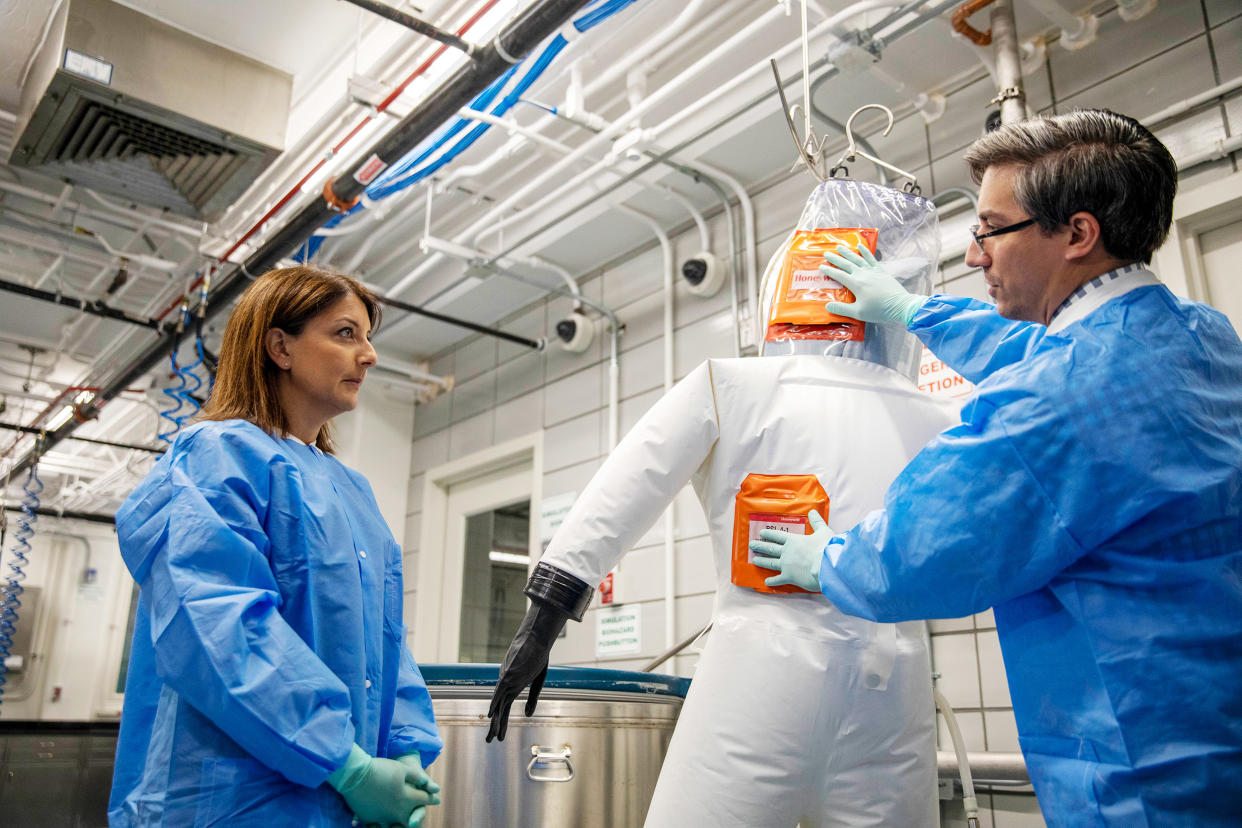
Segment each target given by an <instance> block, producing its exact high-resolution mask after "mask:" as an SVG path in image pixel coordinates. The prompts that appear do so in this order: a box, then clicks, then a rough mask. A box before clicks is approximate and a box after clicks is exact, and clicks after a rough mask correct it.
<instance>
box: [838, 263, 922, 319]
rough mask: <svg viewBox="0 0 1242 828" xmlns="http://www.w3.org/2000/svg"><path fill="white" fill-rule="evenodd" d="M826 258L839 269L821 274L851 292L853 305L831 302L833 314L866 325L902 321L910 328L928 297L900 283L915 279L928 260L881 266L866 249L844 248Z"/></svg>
mask: <svg viewBox="0 0 1242 828" xmlns="http://www.w3.org/2000/svg"><path fill="white" fill-rule="evenodd" d="M824 259H825V260H826V261H828V262H830V263H832V264H833V265H835V267H828V266H827V265H824V266H822V267H820V269H819V272H820V273H822V274H824V275H825V276H828V277H830V278H832V279H836V280H837V281H838V282H840V283H841V284H843V285H845V286H846V287H847V288H849V289H850V292H851V293H853V294H854V301H853V302H829V303H828V304H826V305H824V307H825V308H827V310H828V312H829V313H835V314H837V315H839V316H848V317H849V318H850V319H861V320H862V321H863V322H899V323H901V324H902V325H909V324H910V320H912V319H914V314H915V312H916V311H918V309H919V308H921V307H922V306H923V303H924V302H926V301H927V297H926V296H923V295H922V294H918V293H911V292H910V291H908V290H906V289H905V288H904V287H902V286H901V282H899V281H898V280H897V277H900V276H911V275H913V274H914V273H916V272H918V271H919V270H922V269H923V268H925V267H927V265H928V262H927V260H926V259H897V260H896V261H893V262H885V263H884V264H880V263H879V262H878V261H876V258H875V256H873V255H871V251H870V250H868V249H867V248H866V247H860V248H858V252H855V251H853V250H851V249H850V248H848V247H846V246H845V245H841V246H839V247H838V248H837V249H836V252H833V253H825V254H824Z"/></svg>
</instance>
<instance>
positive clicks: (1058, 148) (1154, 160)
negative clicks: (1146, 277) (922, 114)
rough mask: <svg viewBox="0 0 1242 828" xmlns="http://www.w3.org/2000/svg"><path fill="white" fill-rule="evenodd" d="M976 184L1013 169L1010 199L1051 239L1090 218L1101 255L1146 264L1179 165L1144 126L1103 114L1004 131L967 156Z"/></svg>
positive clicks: (1160, 237)
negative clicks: (1083, 215) (1078, 219)
mask: <svg viewBox="0 0 1242 828" xmlns="http://www.w3.org/2000/svg"><path fill="white" fill-rule="evenodd" d="M966 163H967V164H969V165H970V173H971V177H972V178H974V180H975V183H976V184H977V183H979V182H981V181H982V180H983V173H984V172H985V171H986V170H987V169H988V168H989V167H998V166H1005V165H1014V166H1015V167H1017V168H1018V171H1017V177H1016V179H1015V184H1014V194H1013V195H1014V199H1015V200H1016V201H1017V202H1018V205H1019V206H1020V207H1022V209H1023V210H1025V211H1026V213H1027V215H1029V216H1030V217H1031V218H1033V219H1035V221H1036V222H1037V223H1038V224H1039V226H1040V228H1041V229H1042V230H1043V231H1044V232H1046V233H1050V232H1052V231H1054V230H1056V229H1058V228H1060V227H1063V226H1064V225H1065V224H1066V223H1068V222H1069V219H1070V216H1072V215H1074V213H1078V212H1087V213H1090V214H1091V215H1093V216H1095V218H1096V221H1098V222H1099V223H1100V235H1101V242H1102V243H1103V245H1104V250H1105V251H1106V252H1108V254H1109V255H1111V256H1112V257H1113V258H1115V259H1119V260H1121V261H1123V262H1143V263H1144V264H1148V263H1150V262H1151V257H1152V254H1153V253H1155V252H1156V250H1157V249H1158V248H1159V247H1160V245H1161V244H1163V243H1164V240H1165V238H1166V237H1167V236H1168V234H1169V226H1170V224H1172V221H1173V196H1174V195H1175V194H1176V192H1177V165H1176V164H1175V163H1174V161H1173V156H1172V155H1170V154H1169V151H1168V149H1167V148H1166V147H1165V146H1164V144H1162V143H1160V140H1159V139H1158V138H1156V136H1155V135H1152V134H1151V131H1150V130H1148V129H1147V127H1145V126H1143V125H1142V124H1140V123H1139V122H1138V121H1136V120H1134V119H1133V118H1130V117H1127V116H1125V115H1119V114H1117V113H1116V112H1110V111H1108V110H1107V109H1084V110H1079V111H1077V112H1070V113H1068V114H1065V115H1054V116H1051V117H1046V118H1034V119H1032V120H1029V121H1022V122H1020V123H1016V124H1007V125H1005V126H1003V127H1001V128H1000V129H998V130H996V131H995V132H993V133H990V134H988V135H985V136H984V137H982V138H980V139H979V140H978V141H975V142H974V143H973V144H971V145H970V147H968V148H967V150H966Z"/></svg>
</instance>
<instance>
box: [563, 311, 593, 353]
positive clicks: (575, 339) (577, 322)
mask: <svg viewBox="0 0 1242 828" xmlns="http://www.w3.org/2000/svg"><path fill="white" fill-rule="evenodd" d="M556 338H557V340H559V341H560V343H561V347H562V348H564V349H565V350H566V351H569V352H570V353H572V354H580V353H582V352H583V351H585V350H586V349H587V348H589V347H590V346H591V341H592V340H593V339H595V325H594V324H593V323H592V322H591V320H590V319H588V318H587V317H586V316H585V315H583V314H582V313H579V312H578V311H574V312H573V313H571V314H569V316H567V317H565V318H564V319H562V320H561V321H560V322H557V323H556Z"/></svg>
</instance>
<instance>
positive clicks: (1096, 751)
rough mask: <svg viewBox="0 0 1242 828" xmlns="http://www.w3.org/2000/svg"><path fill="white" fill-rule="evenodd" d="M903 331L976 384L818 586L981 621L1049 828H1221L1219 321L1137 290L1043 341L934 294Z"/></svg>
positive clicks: (1225, 740)
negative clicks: (991, 626)
mask: <svg viewBox="0 0 1242 828" xmlns="http://www.w3.org/2000/svg"><path fill="white" fill-rule="evenodd" d="M910 330H911V331H912V332H914V333H915V334H917V335H918V336H919V338H920V339H922V340H923V342H924V343H925V344H926V345H927V346H928V347H929V348H930V349H931V350H932V351H933V352H934V353H935V354H936V356H937V357H939V358H940V359H942V360H944V361H945V362H946V363H948V364H949V365H950V366H951V367H953V368H954V369H956V370H957V371H958V372H960V373H961V374H963V375H964V376H965V377H966V378H967V379H968V380H971V381H972V382H975V383H977V384H978V388H977V390H976V394H975V395H974V396H973V397H972V398H971V399H970V400H968V402H967V403H966V406H965V408H964V409H963V411H962V423H961V425H958V426H956V427H954V428H952V429H950V430H948V431H945V432H943V433H942V434H941V435H940V436H938V437H937V438H936V439H935V440H933V441H932V442H931V443H930V444H929V445H928V446H927V447H926V448H925V449H924V450H923V451H922V452H921V453H920V454H919V455H918V456H916V457H915V458H914V460H913V461H911V463H910V464H909V466H907V467H906V469H905V470H904V471H903V472H902V473H901V474H900V475H899V476H898V478H897V479H896V481H894V483H893V485H892V486H891V487H890V489H889V490H888V492H887V494H886V496H885V504H886V506H885V509H883V510H879V511H875V512H872V513H871V514H869V515H868V516H867V517H866V518H865V519H864V520H863V521H862V522H861V523H860V524H859V525H858V526H856V527H855V528H854V529H852V530H850V531H849V532H846V533H845V534H844V535H841V536H838V537H837V538H834V539H833V540H832V542H831V543H830V545H829V550H828V551H829V554H827V555H825V558H824V563H823V565H822V567H821V571H820V582H821V586H822V588H823V592H824V594H825V595H826V596H827V597H828V598H829V599H831V600H832V601H833V602H834V603H835V604H836V605H837V606H838V607H840V608H841V609H843V610H845V611H846V612H849V613H851V614H855V615H860V616H862V617H864V618H870V619H873V620H877V621H900V620H903V619H909V618H949V617H959V616H963V615H967V614H970V613H974V612H978V611H981V610H984V609H986V608H988V607H991V606H995V614H996V626H997V631H998V634H999V637H1000V644H1001V648H1002V651H1003V653H1004V659H1005V668H1006V671H1007V672H1008V676H1009V687H1010V692H1011V695H1012V697H1013V705H1014V713H1015V716H1016V718H1017V724H1018V732H1019V737H1020V741H1021V745H1022V750H1023V753H1024V755H1025V757H1026V763H1027V767H1028V768H1029V770H1030V773H1031V778H1032V781H1033V783H1034V787H1035V791H1036V794H1037V795H1038V797H1039V802H1040V807H1041V809H1042V810H1043V812H1044V816H1045V818H1046V819H1047V821H1048V823H1049V824H1050V825H1054V826H1059V825H1075V826H1077V825H1084V826H1086V825H1090V826H1096V825H1110V826H1111V825H1115V826H1127V828H1133V826H1179V825H1185V826H1192V825H1193V826H1198V827H1199V828H1202V826H1225V825H1229V826H1238V825H1242V793H1240V791H1242V784H1240V781H1242V344H1240V343H1239V341H1238V336H1237V334H1236V333H1235V332H1234V330H1233V328H1232V327H1230V325H1229V322H1228V320H1227V319H1226V318H1225V317H1224V315H1222V314H1220V313H1218V312H1217V311H1215V310H1213V309H1211V308H1209V307H1206V306H1204V305H1201V304H1196V303H1193V302H1188V301H1184V300H1180V299H1177V298H1175V297H1174V296H1173V295H1172V294H1171V293H1170V292H1169V291H1168V290H1167V289H1166V288H1164V287H1163V286H1159V285H1153V286H1147V287H1141V288H1138V289H1136V290H1133V291H1131V292H1129V293H1126V294H1124V295H1122V296H1120V297H1118V298H1114V299H1111V300H1109V301H1107V302H1106V303H1104V304H1103V305H1102V306H1100V307H1098V308H1096V309H1095V310H1094V311H1092V312H1091V313H1089V314H1088V315H1087V316H1085V318H1082V319H1080V320H1079V321H1077V322H1074V323H1071V324H1069V325H1068V326H1066V327H1065V328H1064V329H1063V330H1061V331H1059V332H1058V333H1047V330H1048V329H1046V328H1045V327H1044V326H1043V325H1037V324H1031V323H1024V322H1011V321H1009V320H1006V319H1003V318H1002V317H1000V316H999V315H998V314H997V313H996V310H995V308H994V307H993V306H991V305H988V304H986V303H982V302H977V301H974V300H967V299H957V298H951V297H934V298H932V299H930V300H928V301H927V302H926V303H925V304H924V305H923V307H922V308H921V309H920V311H919V312H918V314H917V315H916V316H915V318H914V321H913V322H912V323H911V326H910ZM835 544H842V545H843V548H842V547H837V548H835V549H834V548H833V546H834V545H835ZM838 552H840V555H839V557H837V553H838ZM834 558H835V559H836V564H835V566H834V565H833V563H832V560H833V559H834Z"/></svg>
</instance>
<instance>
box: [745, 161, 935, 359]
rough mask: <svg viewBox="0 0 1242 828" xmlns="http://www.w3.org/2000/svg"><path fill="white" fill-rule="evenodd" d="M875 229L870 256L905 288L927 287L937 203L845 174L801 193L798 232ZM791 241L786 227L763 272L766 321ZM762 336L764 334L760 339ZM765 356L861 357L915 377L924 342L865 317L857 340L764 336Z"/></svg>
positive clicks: (926, 289)
mask: <svg viewBox="0 0 1242 828" xmlns="http://www.w3.org/2000/svg"><path fill="white" fill-rule="evenodd" d="M856 227H865V228H874V229H875V230H876V232H877V240H876V258H877V259H878V260H879V261H880V262H882V263H884V264H886V265H887V266H888V267H889V272H890V273H892V275H893V276H894V277H895V278H896V279H897V280H898V281H899V282H900V283H901V284H902V286H903V287H905V288H906V290H908V291H910V292H911V293H919V294H924V295H926V294H929V293H931V285H932V276H933V273H934V272H935V271H936V268H937V266H938V263H939V261H940V229H939V224H938V220H937V214H936V206H935V205H934V204H933V203H932V202H931V200H930V199H926V198H923V197H922V196H919V195H915V194H913V193H906V192H902V191H900V190H895V189H893V188H892V187H883V186H880V185H879V184H871V183H868V182H865V181H856V180H854V179H849V178H832V179H829V180H828V181H825V182H824V183H822V184H820V185H819V186H818V187H816V188H815V190H814V192H812V193H811V196H810V198H808V199H807V202H806V206H805V207H804V208H803V210H802V216H801V218H799V219H798V225H797V228H796V230H815V229H822V228H856ZM793 239H794V233H792V232H791V233H790V234H789V236H788V237H787V238H786V239H785V240H784V242H783V243H782V244H781V245H780V247H779V248H778V249H777V250H776V252H775V253H774V254H773V255H772V258H771V259H770V260H769V262H768V266H767V268H766V269H765V271H764V274H763V282H762V285H761V288H760V307H761V310H762V313H763V316H762V318H763V319H764V321H765V323H766V321H767V320H768V319H769V317H770V312H771V307H772V302H773V299H774V295H775V292H776V289H777V282H778V279H777V276H778V274H779V273H780V269H781V264H782V262H783V261H784V259H785V254H786V251H788V249H789V246H790V244H791V243H792V241H793ZM765 338H766V337H765ZM760 353H761V354H762V355H763V356H786V355H791V354H806V355H813V356H842V357H849V358H851V359H861V360H864V361H866V362H873V363H876V364H877V365H883V366H885V367H887V368H892V369H893V370H894V371H897V372H898V373H900V374H902V375H903V376H905V377H908V378H909V379H910V380H911V381H914V380H915V379H916V378H917V376H918V368H919V360H920V357H921V354H922V346H921V345H920V344H919V341H918V340H917V339H916V338H915V337H914V335H913V334H911V333H909V332H907V331H906V329H905V328H903V327H902V326H900V325H891V324H888V325H878V324H872V323H867V324H866V326H865V328H864V333H863V339H862V341H861V342H859V341H851V340H840V339H796V340H787V341H778V342H767V341H764V342H762V343H761V345H760Z"/></svg>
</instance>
